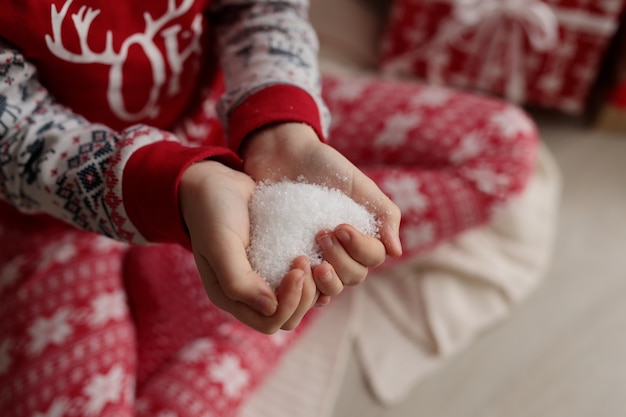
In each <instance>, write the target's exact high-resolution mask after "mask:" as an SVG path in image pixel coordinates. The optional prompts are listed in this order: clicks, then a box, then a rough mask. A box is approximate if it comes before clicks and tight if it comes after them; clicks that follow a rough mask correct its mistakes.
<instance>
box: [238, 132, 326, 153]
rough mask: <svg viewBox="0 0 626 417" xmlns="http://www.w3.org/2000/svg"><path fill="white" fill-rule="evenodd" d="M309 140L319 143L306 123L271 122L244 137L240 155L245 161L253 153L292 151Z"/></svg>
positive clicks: (309, 141)
mask: <svg viewBox="0 0 626 417" xmlns="http://www.w3.org/2000/svg"><path fill="white" fill-rule="evenodd" d="M311 142H317V143H320V140H319V138H318V136H317V134H316V133H315V130H313V128H312V127H311V126H309V125H307V124H304V123H292V122H289V123H280V124H273V125H269V126H266V127H264V128H262V129H259V130H257V131H255V132H253V133H251V134H250V135H249V136H248V137H247V138H246V139H245V141H244V143H243V144H242V148H241V157H242V159H243V160H244V161H246V160H247V159H248V158H249V157H251V156H254V155H261V154H265V155H268V154H276V155H280V154H282V153H289V152H293V150H294V149H295V148H296V147H299V146H301V145H305V144H308V143H311ZM286 156H288V155H286Z"/></svg>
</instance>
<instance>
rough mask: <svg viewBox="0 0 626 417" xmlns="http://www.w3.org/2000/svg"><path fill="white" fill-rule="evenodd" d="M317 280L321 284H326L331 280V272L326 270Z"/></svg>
mask: <svg viewBox="0 0 626 417" xmlns="http://www.w3.org/2000/svg"><path fill="white" fill-rule="evenodd" d="M319 280H320V282H321V283H322V284H328V283H330V282H331V281H332V280H333V274H331V273H330V271H328V272H326V273H325V274H324V275H322V276H320V277H319Z"/></svg>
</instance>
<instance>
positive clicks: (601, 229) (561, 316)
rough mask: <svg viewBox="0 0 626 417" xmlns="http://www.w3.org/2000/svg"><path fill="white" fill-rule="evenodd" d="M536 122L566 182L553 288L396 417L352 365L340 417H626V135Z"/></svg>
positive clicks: (419, 390)
mask: <svg viewBox="0 0 626 417" xmlns="http://www.w3.org/2000/svg"><path fill="white" fill-rule="evenodd" d="M538 120H539V125H540V128H541V131H542V135H543V138H544V140H545V142H546V143H547V144H548V146H549V147H550V149H551V150H552V151H553V153H554V155H555V157H556V159H557V161H558V163H559V165H560V167H561V170H562V174H563V181H564V190H563V196H562V207H561V217H560V222H559V235H558V242H557V247H556V251H555V254H554V260H553V265H552V267H551V269H550V271H549V276H548V278H547V280H546V281H545V283H544V284H543V285H542V286H541V287H540V288H539V289H538V290H537V291H536V292H535V293H534V294H533V295H531V297H530V298H529V299H528V300H527V301H526V303H524V304H523V305H522V306H521V307H520V308H519V309H518V310H516V311H515V312H514V314H513V315H512V316H511V318H510V319H508V320H506V321H504V322H503V323H501V324H499V325H498V326H497V327H495V328H491V329H489V330H487V331H486V332H485V333H483V334H482V335H481V336H480V337H479V338H478V340H477V342H476V343H475V344H473V345H472V346H471V347H470V348H469V349H468V350H467V351H465V352H464V353H463V354H462V355H460V356H459V357H457V358H456V359H454V360H453V361H452V362H451V363H450V364H449V366H447V367H445V368H444V369H443V370H442V371H441V372H439V373H438V374H436V375H434V376H433V377H431V378H429V379H428V380H426V381H425V382H424V383H422V384H421V385H419V386H417V387H416V388H415V390H414V391H413V393H412V394H411V395H410V396H409V398H407V399H406V400H405V401H404V402H403V403H401V404H399V405H397V406H395V407H393V408H388V409H385V408H383V407H381V406H380V405H378V404H377V403H376V402H375V401H374V400H373V399H372V398H371V396H370V395H369V392H368V390H367V387H366V386H364V384H363V382H362V378H361V377H360V375H359V370H358V368H357V366H356V363H355V362H353V363H351V366H350V368H349V372H348V376H347V379H346V381H345V383H344V386H343V391H342V393H341V395H340V397H339V400H338V403H337V406H336V409H335V414H334V416H335V417H356V416H359V417H409V416H410V417H420V416H424V417H529V416H532V417H560V416H564V417H565V416H566V417H590V416H594V417H596V416H597V417H623V416H626V135H624V136H620V135H617V134H610V133H600V132H596V131H590V130H588V129H585V128H583V127H581V126H578V125H577V124H576V123H575V122H574V123H573V122H572V121H571V120H567V119H563V118H554V117H548V116H538Z"/></svg>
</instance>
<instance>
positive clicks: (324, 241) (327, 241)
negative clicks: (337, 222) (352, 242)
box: [317, 233, 333, 250]
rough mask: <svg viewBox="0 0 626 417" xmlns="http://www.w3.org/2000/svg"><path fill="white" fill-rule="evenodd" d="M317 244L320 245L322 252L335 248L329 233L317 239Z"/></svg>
mask: <svg viewBox="0 0 626 417" xmlns="http://www.w3.org/2000/svg"><path fill="white" fill-rule="evenodd" d="M317 244H318V245H320V248H322V250H329V249H332V248H333V239H332V238H331V237H330V234H329V233H324V234H323V235H321V236H320V237H319V238H318V239H317Z"/></svg>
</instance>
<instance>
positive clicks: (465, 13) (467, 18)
mask: <svg viewBox="0 0 626 417" xmlns="http://www.w3.org/2000/svg"><path fill="white" fill-rule="evenodd" d="M453 16H454V20H453V21H454V22H456V24H457V25H458V28H455V29H452V30H450V28H449V27H448V32H444V33H442V34H441V36H443V39H442V40H443V41H444V42H447V41H448V39H447V37H448V36H451V39H454V38H455V37H456V36H457V33H456V32H457V30H458V29H460V30H461V34H462V33H465V32H466V31H467V30H475V31H476V35H475V40H476V42H475V43H474V47H475V48H476V49H477V50H474V51H472V54H471V56H474V57H475V58H476V59H479V60H480V61H481V62H480V64H479V65H480V66H481V68H482V69H481V70H480V72H479V74H480V75H479V82H478V85H479V87H486V86H485V77H486V76H487V74H488V70H489V66H492V65H494V64H495V62H496V61H495V60H494V58H497V55H499V53H500V51H502V53H504V54H507V58H508V59H507V62H508V63H509V65H510V68H508V70H509V71H510V72H509V74H508V81H507V84H506V91H505V96H506V97H507V98H509V99H510V100H512V101H514V102H522V101H524V96H525V91H526V77H525V66H524V65H525V63H524V53H525V50H524V44H525V42H524V38H527V39H528V40H529V44H530V46H531V47H532V48H533V49H534V50H535V51H537V52H546V51H550V50H552V49H554V48H555V47H556V46H557V45H558V41H559V22H558V20H557V17H556V15H555V14H554V12H553V10H552V8H551V7H550V6H548V5H547V4H545V3H544V2H542V1H540V0H534V1H533V0H457V1H456V3H455V8H454V10H453ZM506 22H510V23H511V24H512V25H511V27H510V29H509V30H503V26H502V25H503V24H504V23H506ZM504 29H506V28H504ZM500 34H501V36H503V37H504V39H501V38H499V35H500ZM498 44H500V45H506V47H507V48H506V50H502V48H500V49H499V48H498ZM482 48H484V50H485V51H486V52H487V54H486V56H485V55H483V56H481V53H480V50H481V49H482Z"/></svg>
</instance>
